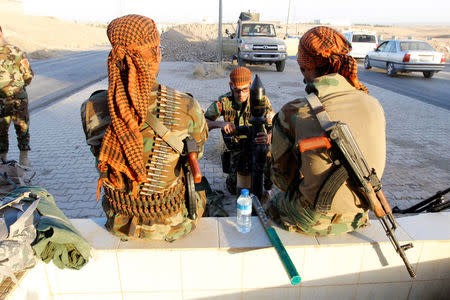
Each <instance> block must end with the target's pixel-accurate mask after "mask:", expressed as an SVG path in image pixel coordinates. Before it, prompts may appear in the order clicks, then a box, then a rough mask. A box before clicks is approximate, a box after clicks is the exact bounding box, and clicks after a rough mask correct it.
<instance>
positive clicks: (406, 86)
mask: <svg viewBox="0 0 450 300" xmlns="http://www.w3.org/2000/svg"><path fill="white" fill-rule="evenodd" d="M358 76H359V79H360V80H361V81H362V82H365V83H369V84H373V85H375V86H378V87H381V88H384V89H388V90H390V91H393V92H396V93H399V94H401V95H405V96H409V97H412V98H414V99H417V100H420V101H423V102H425V103H430V104H433V105H436V106H439V107H442V108H445V109H450V66H448V65H447V66H446V68H445V69H444V70H443V71H441V72H439V73H437V74H435V75H434V77H433V78H425V77H423V75H422V73H421V72H413V73H398V74H397V75H396V76H395V77H389V76H387V75H386V71H385V70H383V69H379V68H372V69H370V70H365V69H364V67H363V66H362V62H360V64H359V68H358Z"/></svg>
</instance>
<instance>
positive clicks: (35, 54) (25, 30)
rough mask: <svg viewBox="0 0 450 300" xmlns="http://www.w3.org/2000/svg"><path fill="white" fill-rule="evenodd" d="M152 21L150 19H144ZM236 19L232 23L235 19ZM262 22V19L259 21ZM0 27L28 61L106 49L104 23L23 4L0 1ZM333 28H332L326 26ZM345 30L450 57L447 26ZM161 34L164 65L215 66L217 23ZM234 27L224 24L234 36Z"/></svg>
mask: <svg viewBox="0 0 450 300" xmlns="http://www.w3.org/2000/svg"><path fill="white" fill-rule="evenodd" d="M149 17H152V16H149ZM236 19H237V18H236ZM262 20H263V18H262ZM0 26H2V28H3V33H4V35H5V38H6V40H7V42H8V43H10V44H13V45H16V46H18V47H19V48H21V49H22V50H23V51H25V52H27V53H28V56H29V57H30V58H31V59H43V58H49V57H52V56H61V55H64V54H65V53H67V52H72V51H83V50H92V49H95V48H98V47H105V46H108V45H109V41H108V38H107V36H106V24H79V23H75V22H67V21H62V20H59V19H56V18H54V17H40V16H30V15H25V14H23V11H22V4H21V3H20V2H17V1H12V0H0ZM314 26H317V25H315V24H289V26H288V30H287V31H286V26H285V25H284V24H279V25H277V34H278V35H279V36H280V37H283V36H284V35H285V34H286V32H287V34H288V35H296V36H300V35H302V34H303V33H304V32H306V31H307V30H308V29H310V28H312V27H314ZM331 26H332V25H331ZM335 27H336V28H337V29H339V30H342V31H345V30H348V29H351V30H370V31H374V32H376V34H377V35H381V36H382V38H383V39H388V38H391V37H392V36H395V37H396V38H409V37H411V38H414V39H420V40H427V41H428V42H429V43H430V44H431V45H432V46H433V47H435V48H436V50H438V51H441V52H443V53H445V54H446V56H447V57H448V56H449V53H450V26H353V27H351V28H349V27H342V26H335ZM161 28H164V31H163V32H162V34H161V44H162V46H163V59H164V60H165V61H191V62H195V61H214V60H216V57H217V52H216V45H217V33H218V25H217V24H164V27H163V26H161ZM233 28H235V24H224V25H223V34H224V36H225V29H229V30H230V31H231V32H233Z"/></svg>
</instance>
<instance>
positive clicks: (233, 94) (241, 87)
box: [205, 67, 275, 197]
mask: <svg viewBox="0 0 450 300" xmlns="http://www.w3.org/2000/svg"><path fill="white" fill-rule="evenodd" d="M251 84H252V73H251V71H250V70H249V69H247V68H245V67H238V68H235V69H234V70H233V71H232V72H231V73H230V83H229V85H230V89H231V91H230V92H228V93H226V94H224V95H222V96H220V97H219V99H218V100H216V101H214V102H213V103H211V105H210V106H209V107H208V109H207V110H206V113H205V118H206V123H207V124H208V128H209V130H212V129H215V128H220V129H222V130H223V132H224V133H225V134H230V133H233V132H235V131H236V127H237V126H249V125H250V123H249V119H250V86H251ZM265 97H266V115H265V117H266V120H267V134H265V133H260V136H259V137H257V138H256V139H255V142H256V143H258V144H270V140H271V137H272V133H271V129H272V118H273V116H274V115H275V114H274V112H273V109H272V105H271V104H270V101H269V98H268V97H267V96H265ZM220 117H223V121H217V119H218V118H220ZM226 151H229V154H230V167H231V170H230V173H229V174H228V176H227V180H226V184H227V189H228V191H229V192H230V194H232V195H236V193H237V190H236V185H237V181H238V180H237V167H238V162H239V156H240V155H241V153H242V149H239V150H234V149H233V150H231V149H230V150H226ZM269 155H270V152H269ZM269 162H270V160H268V163H269ZM268 163H267V164H266V167H265V170H264V175H265V176H264V189H265V190H266V193H265V195H264V197H270V191H271V189H272V185H273V184H272V181H271V180H270V175H269V174H270V166H269V164H268Z"/></svg>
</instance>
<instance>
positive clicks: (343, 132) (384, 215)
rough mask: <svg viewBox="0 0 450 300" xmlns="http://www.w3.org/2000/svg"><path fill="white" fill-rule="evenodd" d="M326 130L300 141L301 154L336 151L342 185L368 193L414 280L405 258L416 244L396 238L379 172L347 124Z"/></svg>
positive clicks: (366, 196) (376, 214)
mask: <svg viewBox="0 0 450 300" xmlns="http://www.w3.org/2000/svg"><path fill="white" fill-rule="evenodd" d="M308 101H309V99H308ZM310 104H311V102H310ZM311 106H312V105H311ZM313 109H314V107H313ZM316 115H317V118H318V119H319V122H320V123H321V124H322V122H321V120H320V116H319V115H318V114H316ZM322 128H323V130H324V131H325V136H321V137H314V138H310V139H305V140H302V141H300V143H299V148H300V152H304V151H307V150H311V149H317V148H323V147H325V148H327V149H329V148H331V149H333V150H335V151H334V152H333V154H337V155H336V160H335V162H334V164H335V165H337V166H343V168H340V170H341V171H342V172H344V175H343V176H340V177H341V181H342V183H343V182H344V181H345V180H346V179H347V178H348V177H349V176H350V178H351V179H352V180H353V182H354V183H355V184H356V185H357V187H358V188H359V190H360V191H361V192H362V193H363V194H364V198H365V200H366V201H367V204H368V205H369V207H370V209H371V210H372V211H373V212H374V213H375V216H376V217H377V218H378V219H379V220H380V222H381V224H382V226H383V228H384V230H385V232H386V235H387V236H388V238H389V240H390V241H391V243H392V245H393V246H394V249H395V251H396V252H397V253H398V254H399V255H400V257H401V258H402V260H403V262H404V264H405V266H406V269H407V270H408V272H409V275H410V276H411V277H413V278H414V277H416V274H415V272H414V270H413V268H412V266H411V265H410V263H409V261H408V258H407V257H406V255H405V250H407V249H410V248H412V247H413V245H412V243H409V244H406V245H400V244H399V242H398V240H397V238H396V237H395V234H394V232H395V229H397V223H396V222H395V220H394V217H393V215H392V209H391V207H390V205H389V203H388V201H387V199H386V197H385V195H384V192H383V190H382V189H381V183H380V179H379V178H378V176H377V174H376V172H375V169H373V168H369V166H368V164H367V161H366V159H365V158H364V156H363V154H362V152H361V150H360V149H359V147H358V144H357V143H356V141H355V139H354V138H353V135H352V133H351V131H350V128H349V127H348V126H347V124H345V123H342V122H331V121H330V122H328V123H327V124H326V125H325V126H322ZM345 173H347V174H345ZM317 205H319V206H320V205H321V203H317ZM318 208H319V209H323V210H326V209H329V207H326V205H325V206H322V207H318Z"/></svg>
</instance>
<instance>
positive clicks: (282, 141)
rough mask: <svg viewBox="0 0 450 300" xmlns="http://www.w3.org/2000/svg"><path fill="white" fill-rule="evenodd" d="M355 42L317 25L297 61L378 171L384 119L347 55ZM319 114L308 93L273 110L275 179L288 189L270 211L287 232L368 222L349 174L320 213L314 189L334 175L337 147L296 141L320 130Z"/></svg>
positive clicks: (319, 232)
mask: <svg viewBox="0 0 450 300" xmlns="http://www.w3.org/2000/svg"><path fill="white" fill-rule="evenodd" d="M350 50H351V46H350V44H349V43H348V42H347V40H346V39H345V38H344V37H343V36H342V34H340V33H339V32H337V31H335V30H333V29H331V28H328V27H316V28H313V29H311V30H310V31H308V32H307V33H305V34H304V35H303V37H302V39H301V40H300V43H299V51H298V63H299V65H300V70H301V72H302V74H303V76H304V81H305V82H306V83H307V85H306V92H307V93H308V94H309V93H315V94H316V95H317V96H318V98H319V99H320V101H321V102H322V104H323V107H324V109H325V111H326V112H327V113H328V114H329V116H330V118H331V120H332V121H342V122H344V123H346V124H347V125H348V126H349V127H350V129H351V131H352V133H353V136H354V137H355V140H356V142H357V143H358V145H359V147H360V149H361V151H362V153H363V155H364V156H365V158H366V160H367V162H368V164H369V166H371V167H373V168H375V169H376V170H377V174H378V175H379V176H380V177H381V175H382V174H383V170H384V166H385V159H386V142H385V118H384V112H383V109H382V107H381V105H380V104H379V103H378V101H377V100H376V99H375V98H373V97H371V96H370V95H368V91H367V89H366V87H365V86H364V85H362V84H361V83H360V82H359V81H358V77H357V74H356V71H357V69H356V68H357V67H356V62H355V60H354V59H353V57H351V56H348V55H347V53H348V52H349V51H350ZM322 132H323V130H322V127H321V126H320V124H319V122H318V120H317V118H316V115H315V113H314V112H313V111H312V110H311V108H310V106H309V104H308V102H307V100H306V99H305V98H299V99H296V100H294V101H292V102H289V103H287V104H286V105H284V106H283V107H282V109H281V111H280V112H279V113H278V114H277V115H276V116H275V118H274V121H273V138H272V159H273V161H272V171H273V172H272V175H273V177H272V179H273V181H274V183H275V184H276V185H277V186H278V187H279V188H280V189H281V190H282V191H283V192H281V193H279V194H277V195H275V196H274V197H273V198H272V199H271V200H270V201H269V202H268V203H266V210H267V212H268V213H269V214H270V215H271V216H272V218H273V219H274V220H275V221H276V222H277V223H278V224H279V225H281V226H282V227H284V228H285V229H287V230H289V231H298V232H301V233H304V234H308V235H313V236H326V235H335V234H340V233H343V232H348V231H353V230H355V229H357V228H359V227H362V226H365V225H366V224H368V216H367V213H368V207H367V205H366V204H365V201H364V200H362V199H363V198H362V196H361V195H360V193H358V192H357V189H356V188H355V187H354V186H353V185H352V182H351V181H349V180H347V181H346V182H345V183H344V184H343V185H341V186H340V187H338V189H337V192H336V193H335V194H334V196H333V195H331V193H330V194H327V195H329V197H333V198H332V199H331V200H332V202H331V209H330V210H329V211H328V212H326V213H325V212H322V211H317V210H316V209H315V201H316V200H317V195H318V194H319V192H324V191H322V188H324V187H325V185H324V183H325V182H326V181H328V180H334V177H333V178H332V177H331V176H330V175H331V174H332V173H333V172H334V171H335V170H336V169H337V168H336V166H334V164H333V152H332V150H333V149H330V150H331V151H330V150H327V149H325V148H318V149H314V150H309V151H305V152H302V153H300V151H299V147H298V143H299V142H300V141H301V140H303V139H308V138H312V137H317V136H320V135H321V134H322Z"/></svg>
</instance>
